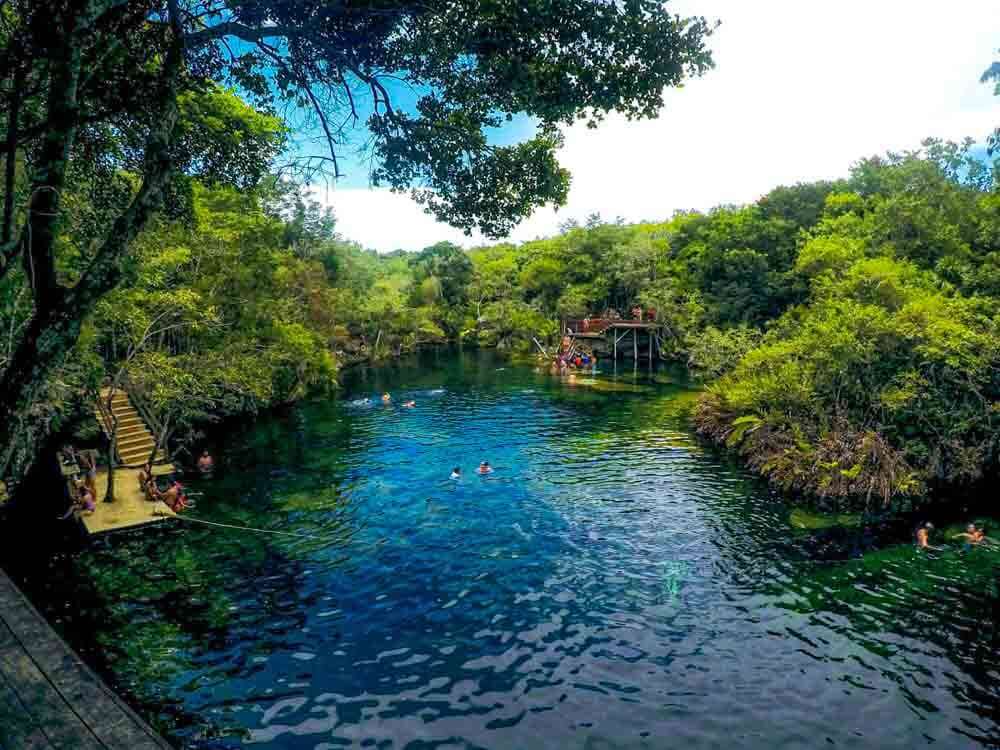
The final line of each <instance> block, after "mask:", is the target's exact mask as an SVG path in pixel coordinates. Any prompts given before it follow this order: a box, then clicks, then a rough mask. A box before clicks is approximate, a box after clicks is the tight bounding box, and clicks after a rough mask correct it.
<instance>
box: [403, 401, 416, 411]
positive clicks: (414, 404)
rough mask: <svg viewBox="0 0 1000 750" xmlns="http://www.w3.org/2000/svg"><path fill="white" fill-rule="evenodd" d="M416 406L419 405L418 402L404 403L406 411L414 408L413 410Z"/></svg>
mask: <svg viewBox="0 0 1000 750" xmlns="http://www.w3.org/2000/svg"><path fill="white" fill-rule="evenodd" d="M416 405H417V402H416V401H405V402H404V403H403V408H404V409H412V408H413V407H414V406H416Z"/></svg>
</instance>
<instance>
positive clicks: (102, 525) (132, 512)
mask: <svg viewBox="0 0 1000 750" xmlns="http://www.w3.org/2000/svg"><path fill="white" fill-rule="evenodd" d="M173 470H174V467H173V465H172V464H165V465H162V466H154V467H153V474H154V475H156V476H161V475H163V474H169V473H171V472H172V471H173ZM107 490H108V472H107V471H105V470H103V469H102V470H100V471H98V472H97V509H96V510H95V511H94V512H93V513H90V514H84V515H82V516H80V520H82V521H83V525H84V526H85V527H86V529H87V531H88V532H89V533H91V534H101V533H104V532H106V531H115V530H117V529H127V528H131V527H133V526H143V525H145V524H147V523H158V522H160V521H163V520H165V519H167V518H170V517H172V516H175V515H176V513H174V512H173V511H172V510H170V508H168V507H167V506H166V505H164V504H163V503H161V502H155V503H151V502H149V501H148V500H147V499H146V498H145V497H144V496H143V494H142V492H141V491H140V490H139V469H124V468H121V469H116V470H115V501H114V502H113V503H106V502H104V495H105V493H106V492H107Z"/></svg>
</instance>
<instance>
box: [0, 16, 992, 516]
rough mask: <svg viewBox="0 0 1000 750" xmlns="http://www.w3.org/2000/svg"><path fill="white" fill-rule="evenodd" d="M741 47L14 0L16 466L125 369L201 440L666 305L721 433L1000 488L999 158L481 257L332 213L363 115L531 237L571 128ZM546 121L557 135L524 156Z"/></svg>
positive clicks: (411, 171) (385, 143)
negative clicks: (222, 425) (326, 185)
mask: <svg viewBox="0 0 1000 750" xmlns="http://www.w3.org/2000/svg"><path fill="white" fill-rule="evenodd" d="M458 30H461V33H458ZM710 31H711V29H710V27H709V26H708V25H707V23H706V22H705V21H704V20H703V19H699V18H694V19H684V18H679V17H677V16H674V15H671V14H669V13H668V12H667V11H666V10H664V8H663V6H662V5H661V4H660V3H659V2H654V1H653V0H640V1H639V2H635V3H629V4H626V5H620V4H611V5H600V4H598V5H594V4H590V3H587V4H582V5H581V4H578V3H575V2H573V1H572V0H537V1H536V2H534V3H531V4H529V5H528V6H526V5H525V4H524V3H523V2H520V1H519V2H498V3H493V4H490V5H489V6H483V5H482V4H478V3H471V2H465V1H464V0H460V1H459V2H454V1H452V2H447V3H443V2H442V3H438V2H434V1H433V0H432V1H431V2H430V3H428V2H422V3H419V4H414V3H409V2H405V1H403V0H387V1H386V2H384V3H380V4H378V5H371V4H362V5H358V6H354V5H353V4H351V3H346V4H337V5H335V6H334V5H332V4H330V3H328V2H325V1H324V0H295V1H294V2H292V1H291V0H144V1H143V2H124V1H123V0H10V1H9V2H5V3H0V94H2V96H3V97H4V99H5V104H6V110H5V111H6V119H5V123H4V126H3V127H4V128H5V130H4V134H5V135H4V138H3V140H2V142H0V154H2V157H3V158H2V164H3V180H2V194H3V217H2V237H0V251H2V256H0V300H2V303H3V304H2V309H0V477H2V478H4V479H5V480H8V481H10V480H13V481H14V483H15V484H16V482H17V481H18V480H19V479H20V478H21V477H23V475H24V474H25V472H26V471H27V470H28V468H29V467H30V466H31V465H32V463H33V462H34V461H35V459H36V458H37V456H38V455H39V453H40V451H43V450H46V449H51V448H52V447H53V446H52V444H51V439H52V438H53V436H58V435H59V434H60V433H65V431H66V430H68V429H77V428H78V427H79V426H80V425H83V424H90V425H91V429H96V425H95V424H93V420H92V419H90V418H89V417H88V416H87V415H89V414H91V407H90V404H91V401H92V399H93V398H94V394H95V393H96V390H97V388H98V387H99V385H100V383H101V382H102V381H104V380H106V379H108V378H111V379H117V378H128V380H129V381H131V382H132V383H133V384H135V385H136V386H137V387H139V388H141V389H142V390H143V392H144V393H145V394H146V395H147V398H148V400H149V401H150V402H151V404H152V405H153V407H154V408H155V409H156V410H157V412H158V413H159V414H160V415H161V417H162V419H163V422H164V424H165V425H168V426H169V430H170V434H171V436H172V438H173V439H174V440H175V441H177V442H179V443H184V442H186V441H190V440H191V438H192V437H193V436H194V434H195V433H196V431H197V430H198V428H199V426H200V425H203V424H204V423H205V422H207V421H211V420H215V419H219V418H222V417H225V416H230V415H238V414H252V413H254V412H256V411H259V410H260V409H264V408H268V407H270V406H272V405H275V404H279V403H282V402H286V401H290V400H293V399H296V398H299V397H301V396H304V395H306V394H308V393H314V392H316V391H322V390H324V389H330V388H334V387H335V385H336V377H337V371H338V368H339V367H342V366H343V365H344V364H347V363H350V362H352V361H354V360H357V359H368V358H373V359H378V358H383V357H387V356H392V355H396V354H399V353H401V352H403V351H408V350H411V349H413V348H414V347H416V346H419V345H422V344H433V343H442V342H446V341H462V342H465V343H467V344H473V345H480V346H495V347H500V348H505V349H510V350H530V348H531V347H532V343H531V340H532V338H533V337H538V338H540V339H549V340H551V339H552V338H553V337H555V336H556V335H557V332H558V325H559V320H560V319H562V318H568V317H569V318H571V317H584V316H587V315H591V314H594V313H599V312H601V311H603V310H606V309H608V308H614V309H618V310H621V311H627V310H628V309H629V307H630V306H631V305H633V304H635V303H639V304H642V305H643V306H644V307H652V308H655V309H656V310H657V311H658V314H659V318H660V320H661V321H662V322H663V324H664V329H665V332H666V336H667V346H666V347H665V348H664V351H663V354H664V356H665V357H667V358H671V359H675V360H677V361H679V362H682V363H684V364H685V365H686V366H687V367H688V368H689V369H690V371H691V372H692V374H693V375H694V376H695V377H697V378H699V379H700V380H701V381H702V382H704V384H705V386H706V388H705V392H704V394H703V396H702V397H701V399H700V400H699V402H698V405H697V407H696V409H695V412H694V420H695V424H696V426H697V428H698V429H699V431H701V432H702V433H703V434H704V435H705V436H707V437H708V438H709V439H712V440H715V441H717V442H719V443H720V444H723V445H725V446H728V447H729V448H731V449H733V450H735V451H738V452H739V453H740V454H742V456H743V457H744V458H745V460H746V461H747V463H748V465H749V466H750V467H752V468H753V469H755V470H756V471H758V472H760V473H761V474H762V475H764V476H767V477H768V478H769V479H770V480H772V481H773V482H775V483H776V484H777V485H779V486H780V487H782V488H783V489H787V490H794V491H801V492H804V493H807V494H810V495H813V496H816V497H819V498H828V499H836V500H843V501H850V502H853V503H858V504H867V505H884V504H888V503H891V502H892V501H894V500H896V499H902V498H909V497H916V496H922V495H924V494H926V493H927V492H929V491H930V492H933V491H952V490H956V489H966V488H973V487H976V486H985V485H987V484H988V483H989V482H991V481H992V482H995V481H996V480H997V479H998V476H1000V475H998V467H1000V429H998V420H1000V348H998V347H1000V336H998V334H1000V189H998V170H997V166H996V162H991V161H990V158H991V157H990V156H986V157H984V156H983V155H982V153H981V152H977V151H976V150H975V149H974V147H973V143H972V141H967V142H965V143H962V144H954V143H949V142H942V141H936V140H929V141H927V142H925V144H924V146H923V148H922V149H921V150H920V151H917V152H912V153H903V154H888V155H885V156H879V157H870V158H865V159H862V160H860V161H859V162H857V163H856V164H855V165H853V167H852V168H851V170H850V173H849V175H848V177H846V178H844V179H842V180H838V181H829V182H817V183H810V184H798V185H792V186H782V187H777V188H775V189H774V190H772V191H771V192H770V193H768V194H767V195H765V196H763V197H762V198H761V199H760V200H758V201H756V202H754V203H752V204H749V205H743V206H721V207H718V208H716V209H714V210H711V211H708V212H698V211H685V212H679V213H676V214H675V215H673V216H672V217H671V218H669V219H668V220H659V221H650V222H644V223H639V224H631V225H626V224H624V223H623V222H622V221H605V220H603V219H602V218H601V217H599V216H591V217H589V218H587V219H586V220H585V221H584V222H582V223H578V222H574V221H569V222H566V223H565V224H564V225H563V226H562V228H561V231H560V232H559V233H558V234H557V235H556V236H553V237H549V238H546V239H539V240H536V241H533V242H527V243H523V244H517V245H516V244H509V243H502V244H494V245H488V246H483V247H477V248H473V249H471V250H468V251H466V250H464V249H462V248H460V247H458V246H456V245H453V244H450V243H446V242H442V243H438V244H435V245H433V246H431V247H428V248H426V249H424V250H423V251H421V252H419V253H405V252H402V251H397V252H392V253H388V254H378V253H375V252H374V251H371V250H367V249H365V248H362V247H360V246H358V245H357V244H355V243H352V242H350V241H349V239H346V238H343V237H341V236H339V235H338V234H337V232H336V222H335V217H334V216H333V215H332V214H331V213H330V212H329V211H327V210H324V209H323V208H322V207H321V206H320V205H319V204H317V203H316V202H314V201H313V200H311V198H310V192H309V190H308V187H307V183H308V182H309V181H310V180H313V179H315V178H317V177H318V176H320V175H321V174H323V173H329V174H330V175H331V176H333V177H336V176H337V175H338V174H339V173H340V168H341V166H340V165H341V159H342V158H343V154H344V149H345V148H347V144H348V142H349V137H350V133H351V131H352V128H355V127H356V126H359V125H363V126H364V127H363V132H364V133H365V134H366V135H365V138H367V139H368V141H369V147H370V155H371V157H372V158H371V162H370V163H371V173H370V175H369V176H370V179H371V181H372V183H373V184H376V185H386V186H389V187H391V188H393V189H397V190H411V191H412V193H413V195H414V196H415V197H416V198H417V200H419V201H421V202H423V203H424V205H425V206H426V207H427V208H428V210H430V211H432V212H433V213H434V214H435V215H437V216H438V217H439V218H441V219H443V220H445V221H448V222H450V223H452V224H454V225H456V226H458V227H462V228H465V229H473V228H475V229H478V230H480V231H481V232H483V233H484V234H486V235H488V236H492V237H503V236H504V235H505V234H507V233H508V232H509V230H510V228H511V227H512V226H513V225H514V224H515V223H516V222H517V221H519V220H520V219H522V218H524V217H525V216H527V215H528V214H530V213H531V212H532V211H533V210H534V209H535V208H536V207H538V206H540V205H544V204H556V205H559V204H560V203H562V202H564V200H565V197H566V194H567V189H568V184H569V175H568V174H567V173H566V171H565V170H564V169H562V168H561V167H560V166H559V164H558V162H557V161H556V158H555V154H556V151H557V149H558V147H559V145H560V136H559V131H558V127H559V126H561V125H566V124H569V123H572V122H574V121H577V120H585V121H587V122H589V123H596V122H598V121H600V119H601V118H602V116H603V115H604V114H605V113H607V112H610V111H619V112H623V113H625V114H627V115H628V116H632V117H650V116H655V115H656V114H657V113H658V112H659V109H660V105H661V104H662V94H663V90H664V87H666V86H674V85H678V84H680V83H682V82H683V81H684V80H685V79H686V78H688V77H690V76H694V75H698V74H700V73H701V72H703V71H704V70H706V69H707V68H708V67H709V66H710V65H711V57H710V55H709V54H708V52H707V51H706V49H705V40H706V37H707V36H708V35H709V34H710ZM640 32H641V33H640ZM998 70H1000V68H998V67H997V65H996V64H994V66H993V67H991V68H990V69H989V70H987V71H986V74H985V75H984V81H998V82H1000V79H998ZM387 71H388V72H387ZM398 78H402V79H403V80H404V81H405V82H406V83H408V84H409V85H410V86H411V87H413V89H414V90H417V91H419V92H423V93H421V94H420V95H419V97H418V100H417V101H416V103H415V104H413V106H406V107H404V106H396V104H397V103H396V101H395V98H396V95H397V93H398V90H397V89H396V88H394V87H393V81H394V80H396V79H398ZM295 113H297V115H296V114H295ZM303 113H305V116H307V117H309V118H311V119H310V122H309V123H308V125H304V124H303V122H302V121H301V120H296V119H295V117H296V116H303ZM515 115H517V116H523V115H528V116H530V117H531V118H533V121H534V122H535V123H537V126H536V128H535V133H534V135H533V136H532V137H530V138H529V139H528V140H526V141H524V142H522V143H519V144H514V145H510V146H496V145H494V144H492V143H491V142H490V140H489V138H488V137H487V132H488V131H489V129H491V128H494V127H497V126H499V125H501V124H502V123H503V122H504V121H505V120H506V119H507V118H509V117H513V116H515ZM303 132H305V133H312V134H318V135H317V136H316V138H317V139H318V141H319V143H320V145H321V146H322V149H323V150H322V151H319V152H317V151H314V150H310V149H309V148H308V147H307V146H308V144H303V143H301V142H299V141H297V140H296V138H297V136H299V135H300V134H301V133H303ZM988 147H989V149H991V151H990V152H989V153H990V154H992V153H993V151H994V150H996V148H997V141H996V134H995V133H994V134H993V136H991V137H990V139H989V140H988ZM47 441H49V442H48V445H47Z"/></svg>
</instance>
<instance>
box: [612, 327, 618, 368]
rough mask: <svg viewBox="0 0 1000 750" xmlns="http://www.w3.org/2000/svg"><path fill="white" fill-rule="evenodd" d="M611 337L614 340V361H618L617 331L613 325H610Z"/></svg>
mask: <svg viewBox="0 0 1000 750" xmlns="http://www.w3.org/2000/svg"><path fill="white" fill-rule="evenodd" d="M611 338H612V339H614V342H615V362H618V331H617V329H616V328H615V327H614V326H612V327H611Z"/></svg>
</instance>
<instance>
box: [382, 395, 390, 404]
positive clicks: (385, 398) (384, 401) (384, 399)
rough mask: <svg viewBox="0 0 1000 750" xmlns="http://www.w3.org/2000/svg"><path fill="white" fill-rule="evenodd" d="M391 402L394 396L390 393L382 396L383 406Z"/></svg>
mask: <svg viewBox="0 0 1000 750" xmlns="http://www.w3.org/2000/svg"><path fill="white" fill-rule="evenodd" d="M390 401H392V396H390V395H389V394H388V393H383V394H382V403H383V404H388V403H389V402H390Z"/></svg>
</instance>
